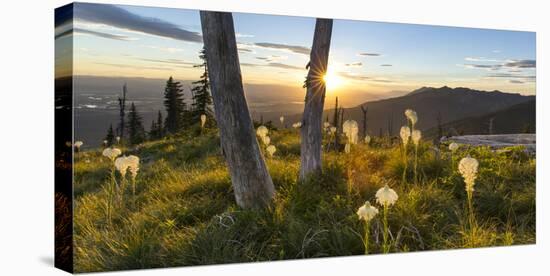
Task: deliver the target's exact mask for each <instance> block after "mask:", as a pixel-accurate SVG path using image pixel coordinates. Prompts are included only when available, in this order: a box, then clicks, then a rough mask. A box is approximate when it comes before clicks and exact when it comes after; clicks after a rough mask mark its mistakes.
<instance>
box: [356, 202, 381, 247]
mask: <svg viewBox="0 0 550 276" xmlns="http://www.w3.org/2000/svg"><path fill="white" fill-rule="evenodd" d="M377 214H378V208H376V207H374V206H371V205H370V202H368V201H367V202H365V204H364V205H363V206H361V207H359V209H358V210H357V216H358V217H359V219H360V220H363V221H364V222H365V237H364V238H363V245H364V246H365V254H369V236H370V234H369V233H370V221H371V220H372V219H373V218H374V217H375V216H376V215H377Z"/></svg>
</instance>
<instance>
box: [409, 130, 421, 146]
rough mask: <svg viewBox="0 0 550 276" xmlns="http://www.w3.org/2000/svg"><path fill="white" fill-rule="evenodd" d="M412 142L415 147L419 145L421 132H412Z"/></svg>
mask: <svg viewBox="0 0 550 276" xmlns="http://www.w3.org/2000/svg"><path fill="white" fill-rule="evenodd" d="M411 136H412V140H413V143H414V145H415V146H418V143H420V139H422V132H421V131H420V130H418V129H415V130H413V131H412V135H411Z"/></svg>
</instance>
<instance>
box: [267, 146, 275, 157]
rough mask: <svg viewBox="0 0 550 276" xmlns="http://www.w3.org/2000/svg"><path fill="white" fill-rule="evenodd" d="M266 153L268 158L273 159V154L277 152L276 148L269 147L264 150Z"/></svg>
mask: <svg viewBox="0 0 550 276" xmlns="http://www.w3.org/2000/svg"><path fill="white" fill-rule="evenodd" d="M266 151H267V153H268V154H269V157H273V154H275V152H276V151H277V148H276V147H275V146H274V145H269V146H268V147H267V148H266Z"/></svg>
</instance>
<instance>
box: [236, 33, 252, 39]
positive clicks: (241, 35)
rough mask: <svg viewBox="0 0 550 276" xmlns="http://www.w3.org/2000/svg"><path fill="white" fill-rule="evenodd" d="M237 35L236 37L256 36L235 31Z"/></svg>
mask: <svg viewBox="0 0 550 276" xmlns="http://www.w3.org/2000/svg"><path fill="white" fill-rule="evenodd" d="M235 37H236V38H244V37H254V35H251V34H241V33H235Z"/></svg>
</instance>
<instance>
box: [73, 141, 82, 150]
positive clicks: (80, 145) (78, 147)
mask: <svg viewBox="0 0 550 276" xmlns="http://www.w3.org/2000/svg"><path fill="white" fill-rule="evenodd" d="M82 145H84V142H82V141H76V142H74V146H75V147H76V150H77V151H80V147H82Z"/></svg>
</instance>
